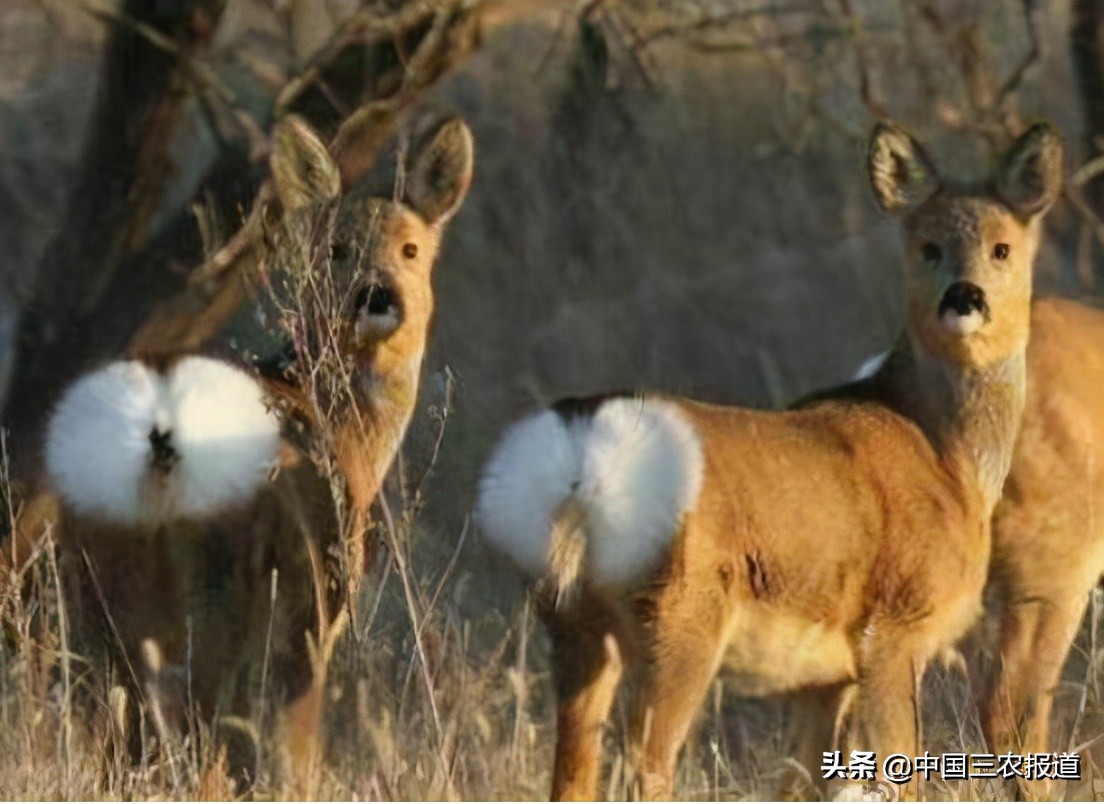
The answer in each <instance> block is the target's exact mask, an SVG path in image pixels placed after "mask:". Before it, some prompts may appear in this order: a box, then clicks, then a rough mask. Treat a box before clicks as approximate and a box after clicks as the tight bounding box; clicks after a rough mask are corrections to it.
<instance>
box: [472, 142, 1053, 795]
mask: <svg viewBox="0 0 1104 804" xmlns="http://www.w3.org/2000/svg"><path fill="white" fill-rule="evenodd" d="M1061 161H1062V147H1061V142H1060V139H1059V137H1058V136H1057V134H1056V133H1055V131H1054V130H1053V129H1052V128H1050V127H1049V126H1047V125H1042V124H1040V125H1036V126H1035V127H1033V128H1031V129H1030V130H1029V131H1027V132H1026V133H1025V134H1024V135H1023V136H1021V137H1020V138H1019V139H1018V140H1017V141H1016V143H1015V144H1014V145H1013V146H1012V148H1011V149H1010V151H1009V152H1008V154H1007V155H1006V157H1005V159H1004V161H1003V163H1002V165H1001V167H1000V170H999V172H998V173H997V176H996V179H995V181H994V183H992V184H991V185H984V186H977V187H975V186H959V185H956V184H954V183H951V182H944V181H941V180H940V179H939V177H938V176H937V175H936V173H935V171H934V169H933V168H932V166H931V163H930V162H929V160H928V158H927V157H926V156H925V155H924V152H923V151H922V149H921V148H920V146H919V145H918V144H917V143H916V142H914V141H913V140H912V138H911V137H910V136H909V135H908V134H906V133H905V132H904V131H902V130H901V129H900V128H898V127H896V126H895V125H893V124H888V123H883V124H879V125H878V126H877V127H876V128H875V130H874V132H873V135H872V139H871V142H870V148H869V155H868V169H869V176H870V181H871V183H872V185H873V189H874V193H875V196H876V198H877V201H878V202H879V204H880V206H881V207H882V208H883V210H885V211H887V212H890V213H892V214H894V215H896V216H897V217H898V218H899V220H900V223H901V232H902V235H903V241H904V246H905V254H906V271H907V283H906V316H905V326H904V332H903V333H902V335H901V337H900V339H899V340H898V342H897V346H896V347H895V349H894V351H893V354H892V356H891V357H890V358H889V360H888V361H887V364H886V367H885V369H884V370H883V371H882V372H881V373H880V374H879V375H878V376H877V377H876V378H874V379H872V380H870V381H868V382H866V383H862V384H860V385H858V386H854V387H852V388H850V389H847V390H846V391H845V392H843V393H839V394H833V393H831V392H829V393H828V394H826V395H824V396H823V397H821V398H819V399H817V400H815V401H812V402H810V403H809V404H807V405H806V406H804V407H802V408H801V409H797V410H789V411H784V412H764V411H752V410H744V409H739V408H728V407H719V406H714V405H705V404H701V403H697V402H693V401H691V400H687V399H679V398H674V397H665V396H659V395H647V396H643V397H632V396H617V395H615V396H604V397H593V398H590V399H582V400H569V401H565V402H561V403H559V404H557V405H555V406H553V407H552V408H551V409H550V410H547V411H544V412H541V413H537V414H535V415H532V416H530V417H528V418H526V419H523V420H522V421H520V422H519V423H517V424H515V425H514V426H513V427H512V428H510V429H509V430H508V431H507V432H506V434H505V435H504V436H503V437H502V439H501V440H500V442H499V443H498V445H497V446H496V448H495V449H494V451H493V453H492V455H491V457H490V459H489V461H488V463H487V465H486V467H485V468H484V470H483V473H482V476H481V479H480V483H479V492H478V501H477V515H478V519H479V522H480V526H481V528H482V530H483V532H484V534H485V536H486V537H487V538H488V540H489V541H490V542H491V543H492V544H493V545H494V546H495V547H497V548H498V549H500V550H501V551H503V552H504V553H505V554H506V555H507V556H509V557H510V558H511V559H512V560H513V562H514V563H515V564H516V565H517V566H518V568H519V569H520V570H521V571H522V572H523V573H524V574H525V575H526V576H527V577H528V578H530V579H531V580H533V581H535V586H536V589H537V591H538V601H539V607H540V611H541V615H542V619H543V620H544V622H545V624H546V626H547V628H548V631H549V634H550V636H551V640H552V645H553V661H554V664H555V670H556V681H557V690H558V694H559V706H558V714H557V745H556V758H555V767H554V772H553V774H554V775H553V785H552V795H553V797H555V798H593V797H594V796H595V794H596V792H597V790H598V787H597V784H598V775H599V769H600V758H601V737H602V728H603V724H604V723H605V721H606V718H607V715H608V711H609V708H610V706H611V703H612V701H613V699H614V695H615V692H616V690H617V688H618V686H619V683H620V680H621V678H622V675H623V671H624V669H625V668H626V666H630V667H633V668H635V669H637V670H638V671H639V672H640V676H641V677H640V679H639V681H640V687H639V688H638V689H637V691H636V695H635V707H634V715H633V718H632V725H631V736H630V740H631V744H632V747H633V761H634V763H635V766H636V769H637V772H638V773H639V775H640V778H641V781H642V786H643V790H642V792H643V794H644V795H645V796H648V797H660V798H666V797H670V795H671V793H672V780H673V775H674V771H675V768H676V763H677V759H678V755H679V751H680V748H681V746H682V744H683V742H684V741H685V739H686V737H687V734H688V732H689V730H690V727H691V723H692V721H693V719H694V716H695V714H696V713H697V711H698V710H699V709H700V707H701V703H702V700H703V697H704V696H705V694H706V691H707V688H708V686H709V684H710V682H711V680H712V679H713V678H714V676H715V675H716V674H717V673H718V671H720V670H721V669H722V668H724V669H725V670H727V671H728V676H729V679H730V681H731V683H732V686H733V688H734V689H735V691H736V692H737V693H739V694H742V695H749V696H767V695H777V694H798V695H799V696H800V699H801V700H802V701H803V702H804V703H805V704H806V705H807V707H808V710H809V714H810V717H809V719H808V720H806V721H805V722H804V724H803V725H805V726H806V728H805V734H804V735H803V736H804V738H805V739H804V746H803V751H802V754H803V757H804V761H805V762H806V764H807V765H808V766H810V767H811V769H812V772H813V773H814V777H813V778H816V777H817V776H819V775H820V774H819V770H818V768H819V762H820V757H821V755H820V752H821V751H823V750H825V749H829V748H833V747H834V748H837V749H839V750H841V751H843V752H844V753H845V755H846V753H847V752H849V751H851V750H869V751H875V752H877V754H878V756H880V757H882V758H885V757H886V756H887V755H888V754H890V753H892V752H902V753H905V754H910V755H911V754H914V753H915V751H916V748H917V734H916V728H915V724H914V714H915V711H916V710H915V705H916V699H915V696H916V689H917V683H918V679H919V677H920V676H921V675H922V674H923V672H924V669H925V667H926V666H927V665H928V663H929V661H930V660H931V659H932V658H933V656H934V655H936V654H937V652H939V651H941V650H943V649H945V648H948V647H951V646H953V645H954V644H955V643H956V642H957V641H958V640H959V639H960V638H961V637H962V635H963V634H964V633H965V632H966V631H967V630H968V629H969V628H970V627H971V626H972V625H973V624H974V622H975V621H976V620H977V618H978V616H979V614H980V612H981V599H982V589H983V587H984V584H985V579H986V570H987V567H988V562H989V521H990V517H991V514H992V511H993V507H994V506H995V505H996V503H997V500H998V499H999V497H1000V492H1001V486H1002V484H1003V482H1004V478H1005V474H1006V472H1007V470H1008V465H1009V463H1010V460H1011V455H1012V447H1013V443H1014V440H1015V437H1016V432H1017V430H1018V428H1019V421H1020V415H1021V412H1022V409H1023V404H1024V350H1025V348H1026V345H1027V337H1028V326H1029V305H1030V299H1031V272H1032V263H1033V260H1034V256H1035V252H1036V249H1037V247H1038V243H1039V238H1040V234H1041V229H1042V226H1041V219H1042V216H1043V213H1044V212H1045V210H1046V209H1047V208H1048V207H1049V206H1050V204H1051V203H1052V202H1053V201H1054V199H1055V197H1056V195H1057V193H1058V192H1059V188H1060V182H1061ZM879 770H880V769H879ZM900 792H904V793H908V792H909V791H908V790H907V789H902V790H901V791H900Z"/></svg>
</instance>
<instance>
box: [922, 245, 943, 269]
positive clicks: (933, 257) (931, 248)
mask: <svg viewBox="0 0 1104 804" xmlns="http://www.w3.org/2000/svg"><path fill="white" fill-rule="evenodd" d="M920 256H921V257H923V258H924V262H926V263H930V264H931V265H935V264H936V263H938V262H939V261H940V260H941V259H943V249H941V248H939V246H937V245H936V244H935V243H925V244H924V245H922V246H920Z"/></svg>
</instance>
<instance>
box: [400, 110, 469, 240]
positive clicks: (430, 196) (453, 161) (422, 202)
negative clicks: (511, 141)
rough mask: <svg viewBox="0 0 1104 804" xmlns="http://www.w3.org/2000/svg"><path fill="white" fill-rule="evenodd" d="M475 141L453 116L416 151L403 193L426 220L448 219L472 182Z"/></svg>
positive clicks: (466, 128) (440, 221) (462, 124)
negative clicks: (404, 192)
mask: <svg viewBox="0 0 1104 804" xmlns="http://www.w3.org/2000/svg"><path fill="white" fill-rule="evenodd" d="M474 162H475V145H474V142H473V140H472V133H471V130H470V129H469V128H468V127H467V126H466V125H465V124H464V121H462V120H459V119H457V118H453V119H452V120H449V121H448V122H446V123H444V124H442V125H441V126H440V127H439V128H438V129H437V132H436V133H435V134H434V135H433V136H432V137H431V138H430V139H429V141H428V142H427V143H426V144H425V145H423V146H422V147H421V148H420V149H419V150H418V152H417V153H416V154H415V156H414V159H413V160H412V162H411V166H410V173H409V175H408V176H407V184H406V197H407V200H408V201H409V202H410V205H411V206H412V207H413V208H414V209H415V210H416V211H417V212H418V214H419V215H421V216H422V218H424V219H425V221H426V223H428V224H430V225H431V226H432V225H441V224H444V223H445V222H446V221H448V219H449V218H451V217H452V216H453V215H455V214H456V211H457V210H458V209H460V205H461V204H463V203H464V197H465V196H466V195H467V194H468V187H470V186H471V181H472V172H473V170H474Z"/></svg>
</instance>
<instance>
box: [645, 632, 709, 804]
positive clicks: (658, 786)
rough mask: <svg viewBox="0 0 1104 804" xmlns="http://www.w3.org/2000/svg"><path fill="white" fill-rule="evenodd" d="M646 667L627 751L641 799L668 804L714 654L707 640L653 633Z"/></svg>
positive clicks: (698, 635) (685, 634) (705, 690)
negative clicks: (629, 754)
mask: <svg viewBox="0 0 1104 804" xmlns="http://www.w3.org/2000/svg"><path fill="white" fill-rule="evenodd" d="M656 634H657V640H656V645H655V648H654V651H653V656H652V662H651V666H650V667H649V671H648V673H647V674H646V677H645V679H644V682H643V685H642V688H641V690H640V692H639V694H638V695H637V699H636V700H637V703H636V706H635V708H634V713H633V724H632V745H633V755H634V760H635V762H636V767H637V772H638V773H639V775H640V785H641V791H640V792H641V795H642V797H643V798H645V799H651V800H655V799H667V800H669V799H670V798H671V796H672V795H673V791H674V779H675V771H676V769H677V767H678V758H679V753H680V751H681V750H682V746H683V743H685V742H686V738H687V736H688V735H689V733H690V729H691V727H692V726H693V724H694V719H695V717H696V716H697V714H698V713H699V712H700V711H701V708H702V702H703V701H704V700H705V696H706V693H708V691H709V684H710V682H712V680H713V677H714V676H715V675H716V674H717V665H718V663H719V658H720V651H719V650H718V649H717V648H718V646H717V645H716V644H711V640H710V639H709V637H708V636H706V637H705V638H703V635H702V634H701V633H700V632H693V633H691V632H690V631H688V629H686V628H674V627H668V628H657V629H656Z"/></svg>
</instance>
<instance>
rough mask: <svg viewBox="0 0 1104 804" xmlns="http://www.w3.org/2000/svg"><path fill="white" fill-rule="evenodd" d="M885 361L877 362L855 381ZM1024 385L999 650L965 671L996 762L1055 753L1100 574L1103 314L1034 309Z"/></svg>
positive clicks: (1000, 566) (1005, 530) (990, 598)
mask: <svg viewBox="0 0 1104 804" xmlns="http://www.w3.org/2000/svg"><path fill="white" fill-rule="evenodd" d="M881 363H882V357H881V356H878V357H876V358H872V359H871V360H869V361H867V363H865V364H864V366H863V368H862V369H860V372H859V374H858V375H857V377H856V378H857V379H862V378H865V377H867V376H871V375H872V374H873V373H875V372H876V371H877V370H878V368H879V367H880V365H881ZM1027 379H1028V383H1027V402H1026V405H1025V407H1024V415H1023V424H1022V426H1021V430H1020V437H1019V440H1018V441H1017V442H1016V449H1015V452H1014V453H1013V456H1012V468H1011V471H1010V472H1009V474H1008V478H1007V480H1006V481H1005V484H1004V495H1003V497H1002V498H1001V501H1000V503H999V504H998V505H997V508H996V512H995V513H994V516H993V555H992V559H991V564H990V570H989V585H988V587H987V589H986V608H987V612H988V616H989V617H990V618H992V619H993V620H994V621H995V624H996V632H997V635H998V636H997V639H998V644H997V645H988V644H983V643H981V642H979V643H975V644H972V645H970V646H969V647H970V653H971V656H970V662H969V667H970V668H971V669H972V670H974V671H975V674H977V671H978V670H981V671H983V672H982V673H981V674H980V675H981V676H982V677H980V678H977V677H975V679H974V682H975V686H976V687H977V689H978V691H979V693H980V698H981V709H982V719H981V723H982V730H983V732H984V733H985V738H986V742H987V743H988V746H989V750H990V751H993V752H994V753H1003V752H1007V751H1013V752H1016V753H1019V754H1028V753H1046V752H1052V751H1054V750H1055V749H1056V746H1053V745H1051V744H1050V739H1049V736H1048V732H1049V721H1050V711H1051V704H1052V701H1053V697H1054V691H1055V687H1056V686H1057V685H1058V682H1059V679H1060V676H1061V672H1062V667H1063V665H1064V664H1065V661H1066V657H1067V655H1068V654H1069V648H1070V644H1071V643H1072V641H1073V639H1074V636H1075V635H1076V633H1077V628H1078V626H1079V625H1080V623H1081V618H1082V616H1083V614H1084V612H1085V606H1086V603H1087V600H1088V596H1089V594H1090V592H1091V591H1092V588H1093V586H1095V585H1096V584H1097V583H1098V582H1099V580H1100V578H1101V575H1102V573H1104V517H1102V516H1101V515H1100V512H1099V511H1098V510H1097V507H1098V506H1099V505H1100V504H1101V503H1102V502H1104V472H1102V471H1101V466H1104V405H1102V404H1101V400H1104V312H1102V311H1100V310H1097V309H1094V308H1092V307H1088V306H1086V305H1083V304H1079V303H1077V302H1074V301H1069V300H1065V299H1055V298H1047V299H1039V300H1037V301H1036V302H1035V303H1034V304H1033V305H1032V309H1031V340H1030V342H1029V343H1028V347H1027ZM985 634H988V629H985V630H983V631H982V633H981V635H979V636H984V635H985ZM979 651H980V652H982V653H985V654H989V653H991V654H993V655H992V656H989V655H985V656H977V655H976V652H979ZM992 659H995V663H993V662H991V661H990V660H992ZM1021 786H1022V791H1021V792H1022V793H1023V794H1024V795H1026V796H1029V797H1035V796H1044V797H1045V796H1047V795H1048V791H1049V788H1048V787H1047V785H1046V783H1045V782H1042V781H1039V782H1033V783H1032V784H1031V785H1026V784H1024V785H1021Z"/></svg>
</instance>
